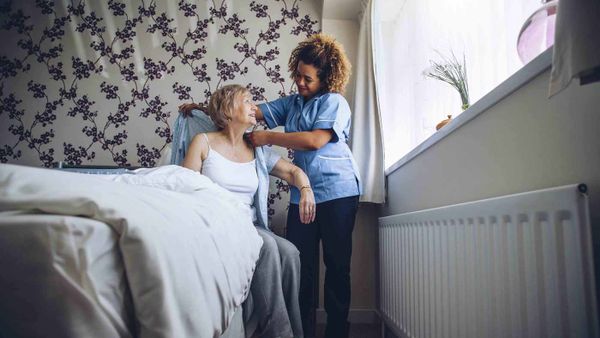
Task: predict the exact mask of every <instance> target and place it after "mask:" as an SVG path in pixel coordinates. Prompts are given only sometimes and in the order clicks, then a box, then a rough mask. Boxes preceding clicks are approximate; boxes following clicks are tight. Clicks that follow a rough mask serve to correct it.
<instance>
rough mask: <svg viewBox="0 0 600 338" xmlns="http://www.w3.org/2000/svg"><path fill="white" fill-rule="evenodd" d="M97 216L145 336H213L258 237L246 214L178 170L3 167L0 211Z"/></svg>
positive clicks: (249, 268) (235, 299)
mask: <svg viewBox="0 0 600 338" xmlns="http://www.w3.org/2000/svg"><path fill="white" fill-rule="evenodd" d="M9 210H21V211H25V212H28V211H31V213H38V212H40V211H41V212H43V213H47V214H56V215H74V216H81V217H86V218H90V219H95V220H99V221H101V222H104V223H106V224H108V225H109V226H110V227H112V228H113V229H114V230H115V231H116V232H117V234H118V238H119V239H118V240H119V248H120V250H121V253H122V257H123V262H124V265H125V271H126V274H127V278H128V281H129V285H130V289H131V293H132V296H133V305H134V308H135V315H136V318H137V320H138V324H139V326H140V336H141V337H201V338H202V337H218V336H219V335H220V334H221V333H222V332H223V331H224V330H225V328H226V327H227V325H228V323H229V321H230V320H231V318H232V316H233V313H234V311H235V309H236V308H237V307H238V306H240V304H241V303H242V302H243V300H244V299H245V296H246V295H247V290H248V288H249V285H250V280H251V278H252V273H253V270H254V266H255V262H256V260H257V259H258V254H259V251H260V247H261V245H262V241H261V239H260V237H259V236H258V235H257V233H256V229H255V228H254V226H253V225H252V221H251V219H250V217H249V215H248V213H247V212H244V211H243V209H242V206H241V204H240V202H238V200H237V199H236V198H235V197H234V196H233V195H232V194H230V193H229V192H227V191H226V190H224V189H222V188H220V187H219V186H217V185H216V184H214V183H212V182H211V181H210V180H209V179H208V178H206V177H204V176H202V175H200V174H199V173H196V172H193V171H191V170H188V169H185V168H181V167H178V166H166V167H160V168H158V169H144V170H140V171H138V172H137V174H133V175H132V174H125V175H119V176H102V175H87V174H78V173H70V172H63V171H57V170H50V169H38V168H31V167H24V166H15V165H6V164H3V165H0V211H9Z"/></svg>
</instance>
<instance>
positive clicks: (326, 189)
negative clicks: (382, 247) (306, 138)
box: [259, 93, 362, 204]
mask: <svg viewBox="0 0 600 338" xmlns="http://www.w3.org/2000/svg"><path fill="white" fill-rule="evenodd" d="M259 107H260V109H261V111H262V112H263V116H264V119H265V121H266V122H267V125H268V126H269V128H275V127H277V126H284V127H285V131H286V132H300V131H311V130H315V129H331V130H333V136H332V138H331V141H330V142H329V143H327V144H326V145H325V146H323V147H321V148H320V149H318V150H295V152H294V164H295V165H297V166H298V167H300V168H301V169H302V170H304V172H305V173H306V174H307V175H308V178H309V179H310V184H311V186H312V189H313V192H314V194H315V201H316V203H321V202H326V201H330V200H334V199H338V198H343V197H349V196H356V195H360V193H361V192H362V187H361V184H360V175H359V174H358V167H357V166H356V162H355V161H354V157H353V156H352V152H351V151H350V148H349V147H348V144H347V141H348V137H349V133H350V107H349V106H348V102H347V101H346V99H345V98H344V97H343V96H342V95H340V94H337V93H326V94H322V95H316V96H314V97H313V98H311V99H310V100H308V101H305V100H304V98H303V97H302V96H300V95H298V94H296V95H290V96H286V97H283V98H280V99H277V100H275V101H271V102H267V103H263V104H260V105H259ZM299 201H300V192H299V191H298V189H297V188H296V187H292V189H291V196H290V202H291V203H292V204H298V203H299Z"/></svg>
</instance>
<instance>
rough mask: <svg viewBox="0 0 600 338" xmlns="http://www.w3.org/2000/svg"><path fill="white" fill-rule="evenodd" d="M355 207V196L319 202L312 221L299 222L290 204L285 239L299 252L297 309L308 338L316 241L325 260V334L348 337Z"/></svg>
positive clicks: (312, 331) (331, 337) (312, 333)
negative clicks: (298, 306) (321, 245)
mask: <svg viewBox="0 0 600 338" xmlns="http://www.w3.org/2000/svg"><path fill="white" fill-rule="evenodd" d="M357 209H358V196H352V197H345V198H339V199H335V200H332V201H327V202H323V203H319V204H317V210H316V218H315V221H314V222H312V223H311V224H302V223H301V222H300V214H299V210H298V205H295V204H290V209H289V212H288V218H287V239H288V240H289V241H290V242H292V243H294V245H296V247H297V248H298V250H299V251H300V263H301V265H300V312H301V316H302V326H303V328H304V335H305V337H307V338H309V337H314V336H315V318H316V317H315V309H316V307H317V304H318V290H319V288H318V286H319V285H318V271H319V241H322V243H323V261H324V263H325V288H324V291H325V311H326V312H327V328H326V329H325V336H326V337H327V338H334V337H335V338H338V337H343V338H345V337H347V336H348V327H349V323H348V310H349V308H350V257H351V256H352V230H353V229H354V220H355V217H356V211H357Z"/></svg>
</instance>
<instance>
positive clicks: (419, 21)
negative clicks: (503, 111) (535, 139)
mask: <svg viewBox="0 0 600 338" xmlns="http://www.w3.org/2000/svg"><path fill="white" fill-rule="evenodd" d="M540 6H541V4H540V1H539V0H505V1H491V0H483V1H481V0H458V1H457V0H419V1H416V0H413V1H410V0H377V1H375V6H374V16H373V32H374V46H375V47H374V48H375V65H376V68H377V70H376V77H377V87H378V94H379V102H380V106H381V107H380V108H381V117H382V126H383V137H384V147H385V149H384V151H385V158H386V159H385V168H386V169H387V168H389V167H390V166H391V165H392V164H394V163H395V162H396V161H398V160H399V159H400V158H401V157H402V156H404V155H405V154H406V153H408V152H409V151H411V150H412V149H413V148H414V147H416V146H417V145H418V144H419V143H421V142H423V141H424V140H425V139H427V138H428V137H429V136H431V135H432V134H433V133H435V131H436V130H435V126H436V125H437V124H438V123H439V122H440V121H442V120H444V119H446V118H447V117H446V116H447V115H452V116H453V117H456V115H458V114H460V113H461V112H462V109H461V105H462V104H461V100H460V96H459V94H458V92H457V91H456V90H455V89H453V88H452V87H451V86H450V85H448V84H446V83H444V82H441V81H438V80H434V79H431V78H426V77H425V76H424V75H423V73H424V71H426V70H427V69H430V67H431V64H430V60H435V61H441V57H440V55H439V54H438V53H440V54H442V55H445V56H450V55H451V53H452V52H453V53H454V54H455V55H456V57H457V58H458V59H459V60H462V57H463V54H464V57H465V60H466V68H467V79H468V85H469V94H470V102H471V105H472V104H473V103H474V102H476V101H477V100H479V99H480V98H481V97H483V96H484V95H485V94H487V93H488V92H490V91H491V90H492V89H494V88H495V87H496V86H498V85H499V84H500V83H501V82H503V81H504V80H505V79H507V78H508V77H509V76H510V75H512V74H513V73H514V72H516V71H517V70H519V69H520V68H521V67H522V66H523V63H522V62H521V60H520V59H519V56H518V54H517V37H518V35H519V31H520V29H521V27H522V25H523V23H524V22H525V21H526V20H527V18H528V17H529V16H530V15H531V14H532V13H533V12H535V10H536V9H538V8H539V7H540Z"/></svg>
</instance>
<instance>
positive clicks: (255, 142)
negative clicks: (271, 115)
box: [247, 130, 270, 147]
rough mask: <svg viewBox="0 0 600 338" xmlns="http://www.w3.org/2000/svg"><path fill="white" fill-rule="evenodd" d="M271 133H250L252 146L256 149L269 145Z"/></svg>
mask: <svg viewBox="0 0 600 338" xmlns="http://www.w3.org/2000/svg"><path fill="white" fill-rule="evenodd" d="M269 133H270V131H260V130H259V131H253V132H251V133H248V136H247V138H248V141H249V142H250V144H252V146H254V147H260V146H264V145H266V144H268V143H269V142H268V135H269Z"/></svg>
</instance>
